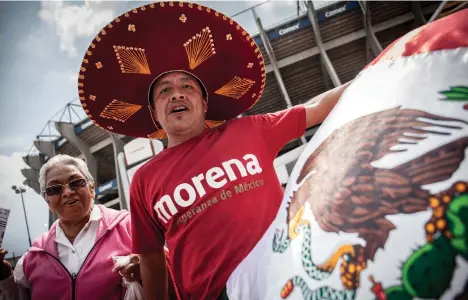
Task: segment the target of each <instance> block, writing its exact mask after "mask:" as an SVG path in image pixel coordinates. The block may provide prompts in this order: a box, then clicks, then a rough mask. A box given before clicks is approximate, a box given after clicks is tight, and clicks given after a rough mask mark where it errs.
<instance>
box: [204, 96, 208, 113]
mask: <svg viewBox="0 0 468 300" xmlns="http://www.w3.org/2000/svg"><path fill="white" fill-rule="evenodd" d="M203 111H204V112H205V113H206V112H207V111H208V101H207V100H205V99H204V100H203Z"/></svg>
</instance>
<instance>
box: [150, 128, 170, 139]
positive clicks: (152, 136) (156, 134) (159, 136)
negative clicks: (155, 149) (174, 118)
mask: <svg viewBox="0 0 468 300" xmlns="http://www.w3.org/2000/svg"><path fill="white" fill-rule="evenodd" d="M147 137H148V138H149V139H163V138H165V137H166V133H165V132H164V131H163V130H158V131H155V132H153V133H150V134H148V135H147Z"/></svg>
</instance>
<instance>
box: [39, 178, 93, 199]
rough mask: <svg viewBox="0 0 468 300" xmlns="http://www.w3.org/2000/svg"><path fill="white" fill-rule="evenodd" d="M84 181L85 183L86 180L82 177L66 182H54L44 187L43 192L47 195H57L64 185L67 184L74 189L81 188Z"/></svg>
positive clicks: (84, 183)
mask: <svg viewBox="0 0 468 300" xmlns="http://www.w3.org/2000/svg"><path fill="white" fill-rule="evenodd" d="M86 183H87V180H86V179H84V178H80V179H74V180H72V181H70V182H69V183H67V184H56V185H52V186H49V187H47V188H46V189H45V193H46V195H47V196H49V197H52V196H57V195H60V194H62V191H63V188H64V187H65V186H68V187H69V188H71V189H72V190H74V191H76V190H78V189H81V188H82V187H85V186H86Z"/></svg>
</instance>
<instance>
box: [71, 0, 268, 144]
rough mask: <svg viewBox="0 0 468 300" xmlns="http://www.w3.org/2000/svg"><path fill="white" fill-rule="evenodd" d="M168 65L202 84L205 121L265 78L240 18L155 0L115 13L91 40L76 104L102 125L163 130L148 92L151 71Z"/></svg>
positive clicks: (255, 91) (248, 101) (225, 112)
mask: <svg viewBox="0 0 468 300" xmlns="http://www.w3.org/2000/svg"><path fill="white" fill-rule="evenodd" d="M173 70H181V71H185V72H188V73H190V74H193V75H194V76H195V77H197V78H198V79H199V80H200V81H201V82H202V83H203V85H204V86H205V88H206V91H207V93H208V94H209V105H208V112H207V115H206V119H207V121H206V126H207V127H213V126H217V125H219V124H220V123H222V122H224V121H225V120H229V119H232V118H234V117H236V116H238V115H239V114H241V113H243V112H245V111H247V110H248V109H249V108H250V107H252V106H253V105H254V104H255V103H256V102H257V101H258V100H259V99H260V97H261V95H262V93H263V89H264V86H265V66H264V61H263V57H262V55H261V53H260V51H259V49H258V46H257V45H256V44H255V42H254V40H253V39H252V38H251V37H250V36H249V35H248V34H247V32H246V31H245V30H244V29H243V28H242V27H241V26H240V25H238V24H237V23H236V22H234V21H233V20H231V19H229V18H228V17H226V16H224V15H223V14H221V13H219V12H217V11H214V10H212V9H210V8H208V7H204V6H202V5H198V4H191V3H184V2H159V3H152V4H148V5H145V6H142V7H139V8H135V9H133V10H131V11H129V12H127V13H125V14H123V15H122V16H120V17H118V18H116V19H115V20H114V21H112V22H111V23H109V24H108V25H107V26H106V27H104V28H103V29H102V30H101V31H100V33H99V34H98V35H97V36H96V38H95V39H94V40H93V42H92V43H91V45H90V47H89V48H88V51H87V52H86V54H85V57H84V59H83V63H82V66H81V69H80V74H79V80H78V88H79V96H80V100H81V103H82V106H83V108H84V110H85V112H86V113H87V115H88V117H89V118H90V119H91V120H92V121H93V122H94V123H95V124H96V125H97V126H99V127H102V128H104V129H106V130H108V131H111V132H115V133H119V134H123V135H128V136H134V137H146V138H158V139H162V138H165V137H166V134H165V132H164V130H162V128H161V126H160V124H158V122H155V121H154V120H153V118H152V112H151V108H150V107H149V105H148V104H149V103H148V92H149V87H150V86H151V84H152V83H153V81H154V79H155V78H157V77H158V76H159V75H160V74H162V73H165V72H168V71H173Z"/></svg>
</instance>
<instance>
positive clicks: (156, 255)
mask: <svg viewBox="0 0 468 300" xmlns="http://www.w3.org/2000/svg"><path fill="white" fill-rule="evenodd" d="M167 272H168V271H167V266H166V257H165V254H164V250H163V249H161V251H158V252H151V253H147V254H141V255H140V274H141V280H142V282H143V295H144V297H145V300H169V292H168V273H167Z"/></svg>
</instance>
